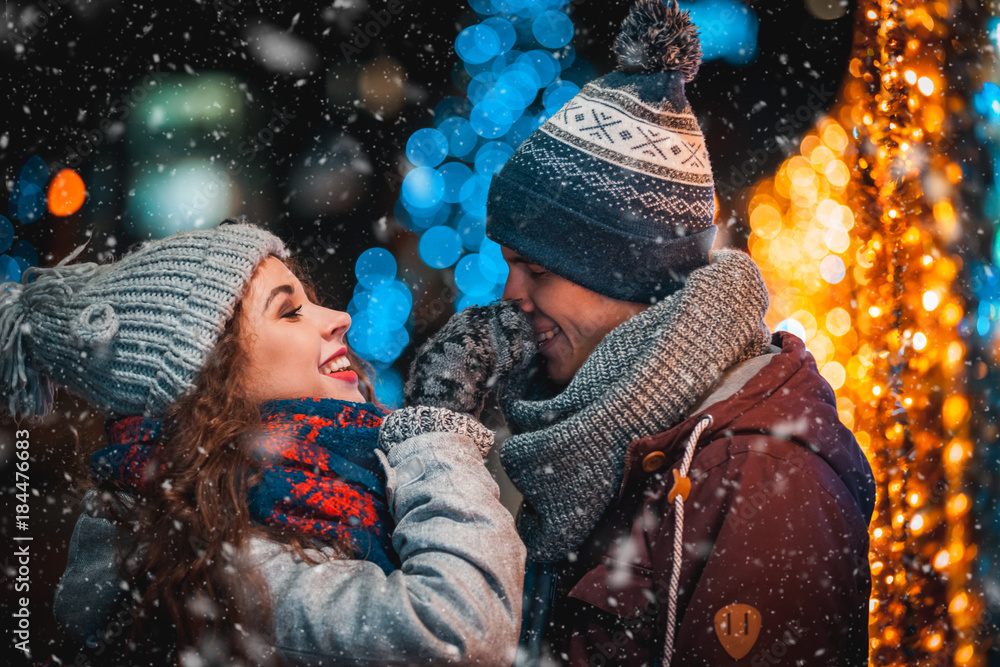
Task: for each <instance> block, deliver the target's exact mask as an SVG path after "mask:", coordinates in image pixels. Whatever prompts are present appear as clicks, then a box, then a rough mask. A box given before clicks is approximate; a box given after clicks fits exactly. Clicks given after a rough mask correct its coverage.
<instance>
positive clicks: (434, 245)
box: [418, 225, 462, 269]
mask: <svg viewBox="0 0 1000 667" xmlns="http://www.w3.org/2000/svg"><path fill="white" fill-rule="evenodd" d="M418 250H419V253H420V259H422V260H424V264H426V265H427V266H429V267H431V268H433V269H444V268H447V267H449V266H451V265H452V264H454V263H455V262H457V261H458V258H459V257H461V256H462V237H461V236H459V233H458V232H457V231H455V230H454V229H452V228H451V227H447V226H445V225H439V226H437V227H431V228H430V229H428V230H427V231H426V232H424V234H423V236H421V237H420V245H419V246H418Z"/></svg>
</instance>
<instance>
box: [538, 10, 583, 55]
mask: <svg viewBox="0 0 1000 667" xmlns="http://www.w3.org/2000/svg"><path fill="white" fill-rule="evenodd" d="M531 32H532V33H533V34H534V35H535V39H537V40H538V43H539V44H541V45H542V46H544V47H547V48H550V49H558V48H559V47H560V46H564V45H566V44H569V41H570V40H571V39H573V21H571V20H570V18H569V17H568V16H566V15H565V14H563V13H562V12H560V11H556V10H551V9H550V10H549V11H546V12H542V13H541V14H539V15H538V18H536V19H535V22H534V23H532V24H531Z"/></svg>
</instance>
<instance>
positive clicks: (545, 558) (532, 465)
mask: <svg viewBox="0 0 1000 667" xmlns="http://www.w3.org/2000/svg"><path fill="white" fill-rule="evenodd" d="M767 305H768V297H767V287H766V285H765V284H764V279H763V278H762V277H761V274H760V270H759V269H758V268H757V265H756V264H754V262H753V260H752V259H751V258H750V257H749V256H748V255H747V254H746V253H743V252H740V251H738V250H720V251H718V252H716V253H714V254H713V255H712V263H711V264H710V265H709V266H705V267H702V268H700V269H698V270H696V271H694V272H693V273H691V275H690V277H689V278H688V281H687V283H686V285H685V286H684V288H683V289H681V290H680V291H678V292H675V293H674V294H672V295H670V296H669V297H667V298H666V299H664V300H663V301H661V302H659V303H657V304H656V305H654V306H651V307H650V308H648V309H646V310H645V311H643V312H642V313H640V314H638V315H636V316H635V317H632V318H631V319H629V320H627V321H626V322H624V323H623V324H621V325H620V326H618V327H617V328H615V329H614V330H613V331H612V332H611V333H609V334H608V335H607V336H605V337H604V340H602V341H601V343H600V344H599V345H598V346H597V348H596V349H595V350H594V352H593V353H592V354H591V355H590V357H589V358H588V359H587V361H586V362H584V364H583V366H581V367H580V370H579V371H577V373H576V376H574V378H573V379H572V381H570V383H569V385H568V386H566V388H565V389H563V390H562V391H561V392H560V393H558V394H557V395H555V396H551V397H548V398H542V399H540V400H529V399H526V398H524V397H525V396H532V395H536V393H537V392H538V391H539V389H538V387H539V386H540V385H539V383H540V382H541V381H540V380H538V379H537V377H536V379H534V380H531V381H528V380H521V381H517V380H513V381H511V382H510V383H509V385H508V388H507V389H506V390H505V391H504V392H502V395H501V397H500V404H501V408H502V410H503V412H504V415H505V417H506V418H507V423H508V426H509V427H510V429H511V432H512V433H513V434H514V435H512V436H511V437H509V438H508V439H507V440H506V441H505V442H504V443H503V445H502V446H501V448H500V461H501V463H502V464H503V467H504V470H505V471H506V472H507V474H508V475H509V476H510V478H511V481H513V483H514V485H515V486H516V487H517V488H518V490H519V491H521V493H523V494H524V496H525V500H524V504H523V505H522V507H521V511H520V513H519V515H518V530H519V531H520V533H521V537H522V538H523V539H524V542H525V544H526V546H527V547H528V557H529V558H530V559H531V560H533V561H536V562H553V561H557V560H560V559H562V558H564V557H565V556H566V555H567V554H568V553H569V552H571V551H574V550H576V549H577V548H578V547H579V546H580V545H581V544H582V543H583V542H584V540H585V539H586V538H587V536H588V535H589V534H590V532H591V531H592V530H593V529H594V526H595V525H596V524H597V521H598V519H600V517H601V515H602V514H603V513H604V511H605V510H606V509H607V508H608V505H609V504H610V503H611V500H612V498H613V496H614V494H615V493H616V492H617V490H618V487H619V486H620V484H621V480H622V475H623V474H624V461H625V453H626V450H627V448H628V445H629V443H631V442H632V441H633V440H636V439H637V438H642V437H645V436H649V435H654V434H656V433H662V432H663V431H666V430H668V429H670V428H671V427H672V426H674V425H675V424H678V423H680V422H681V421H682V420H683V419H684V418H685V417H686V416H687V413H688V411H689V410H690V409H691V408H692V407H693V406H694V405H695V404H696V402H697V400H698V399H699V398H700V397H701V396H703V395H704V394H705V393H706V392H707V391H708V390H709V389H711V387H712V386H713V385H714V384H715V383H716V381H717V380H718V379H719V377H720V376H721V375H722V373H723V372H724V371H725V370H726V369H728V368H729V367H730V366H732V365H733V364H735V363H738V362H740V361H743V360H744V359H749V358H751V357H754V356H757V355H759V354H763V353H764V352H765V351H766V350H767V349H768V345H769V343H770V338H771V337H770V333H769V331H768V329H767V326H766V325H765V324H764V321H763V318H764V313H765V312H766V311H767ZM529 382H530V383H531V385H532V386H529Z"/></svg>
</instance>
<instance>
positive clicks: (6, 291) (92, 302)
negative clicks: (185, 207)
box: [0, 222, 289, 418]
mask: <svg viewBox="0 0 1000 667" xmlns="http://www.w3.org/2000/svg"><path fill="white" fill-rule="evenodd" d="M82 250H83V246H81V247H80V248H78V249H77V250H76V251H75V252H74V253H73V254H72V255H70V256H69V257H66V258H65V259H63V260H62V261H61V262H59V264H57V265H56V266H53V267H48V268H40V267H30V268H28V269H27V270H26V271H25V272H24V275H23V276H22V278H21V282H20V283H13V282H8V283H3V284H0V383H2V386H3V389H4V393H5V395H6V396H7V402H6V406H4V407H6V409H7V411H8V412H10V413H11V414H12V415H16V416H24V417H39V416H43V415H45V414H47V413H49V412H50V411H51V409H52V401H53V394H54V392H55V388H56V386H64V387H66V388H67V389H69V390H70V391H72V392H73V393H76V394H78V395H80V396H82V397H83V398H85V399H87V400H88V401H90V403H91V404H93V405H94V407H95V408H97V409H98V410H99V411H100V412H102V413H103V414H105V415H106V416H108V417H112V418H114V417H121V416H126V415H140V414H141V415H145V416H154V417H160V416H163V415H164V414H165V412H166V409H167V407H168V406H169V405H170V404H171V403H173V402H174V401H176V400H177V399H179V398H181V396H183V395H184V393H185V392H187V391H188V390H189V389H191V387H193V385H194V381H195V378H196V376H197V374H198V372H199V370H201V368H202V366H203V365H204V363H205V361H206V359H207V358H208V355H209V354H210V353H211V351H212V349H213V348H214V347H215V344H216V342H217V341H218V339H219V337H220V335H221V334H222V331H223V330H224V329H225V326H226V323H227V322H228V321H229V319H230V317H231V316H232V314H233V311H234V310H235V307H236V302H237V300H238V299H239V298H240V296H241V295H242V294H243V291H244V288H245V287H246V285H247V284H248V283H249V281H250V278H251V276H252V275H253V272H254V269H256V267H257V265H258V264H259V263H260V262H261V261H262V260H264V259H265V258H266V257H267V256H268V255H276V256H277V257H279V258H282V259H285V258H287V257H288V256H289V252H288V250H287V249H286V248H285V245H284V243H282V241H281V239H279V238H278V237H277V236H275V235H274V234H271V233H270V232H268V231H266V230H264V229H261V228H259V227H256V226H254V225H251V224H246V223H243V222H237V223H233V224H227V223H223V224H222V225H220V226H219V227H217V228H215V229H200V230H191V231H183V232H178V233H177V234H174V235H172V236H168V237H166V238H163V239H157V240H153V241H146V242H144V243H142V244H141V246H140V247H138V248H137V249H136V250H133V251H132V252H129V253H127V254H126V255H124V256H123V257H122V258H121V259H120V260H119V261H117V262H114V263H111V264H96V263H93V262H88V263H81V264H68V262H69V261H70V260H72V259H73V258H74V257H75V256H76V255H78V254H79V252H80V251H82Z"/></svg>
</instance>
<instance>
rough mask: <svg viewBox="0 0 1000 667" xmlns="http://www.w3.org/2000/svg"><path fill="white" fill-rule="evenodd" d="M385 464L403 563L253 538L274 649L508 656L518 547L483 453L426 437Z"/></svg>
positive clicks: (347, 656) (358, 656)
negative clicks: (392, 565)
mask: <svg viewBox="0 0 1000 667" xmlns="http://www.w3.org/2000/svg"><path fill="white" fill-rule="evenodd" d="M384 463H385V464H386V467H387V473H388V484H387V490H388V495H389V501H390V504H391V507H392V511H393V514H394V516H395V517H396V520H397V525H396V529H395V532H394V533H393V546H394V548H395V549H396V551H397V553H398V554H399V557H400V560H401V562H402V568H401V569H400V570H397V571H394V572H392V573H391V574H389V575H388V576H387V575H386V574H385V573H384V572H383V571H382V570H381V568H379V567H378V566H377V565H375V564H374V563H370V562H367V561H343V560H341V561H327V562H324V563H321V564H318V565H310V564H308V563H304V562H301V561H300V560H298V559H297V558H295V557H294V555H293V554H292V553H291V552H289V551H288V550H287V549H285V548H284V547H283V546H281V545H278V544H275V543H274V542H267V541H263V540H259V541H255V545H254V549H255V551H256V553H255V558H257V559H259V567H260V569H261V572H262V573H263V575H264V578H265V580H266V582H267V584H268V587H269V589H270V592H271V598H272V601H273V602H272V604H273V607H274V616H275V621H276V639H277V645H278V648H279V650H280V651H281V652H282V653H283V654H284V655H285V656H287V657H288V658H290V659H292V660H294V661H296V662H300V663H306V664H331V661H332V662H333V663H341V662H343V663H350V664H377V665H392V664H414V663H416V664H445V663H448V664H478V665H509V664H511V663H512V662H513V659H514V653H515V651H516V647H517V637H518V629H519V626H520V614H521V585H522V580H523V576H524V559H525V549H524V546H523V544H522V543H521V541H520V539H519V538H518V535H517V531H516V529H515V527H514V521H513V518H512V517H511V515H510V513H509V512H508V511H507V510H506V509H505V508H504V507H503V506H502V505H501V504H500V502H499V500H498V497H499V490H498V488H497V485H496V483H495V482H494V481H493V478H492V477H491V476H490V474H489V471H488V470H487V469H486V467H485V466H484V465H483V463H482V456H481V455H480V454H479V452H478V451H477V450H476V448H475V446H474V445H473V444H472V442H471V441H470V440H469V439H468V438H465V437H463V436H457V435H449V434H443V433H430V434H424V435H418V436H415V437H413V438H410V439H409V440H406V441H405V442H402V443H400V444H398V445H396V446H394V447H393V448H392V450H391V452H390V453H389V454H388V457H387V459H386V460H385V461H384Z"/></svg>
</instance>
